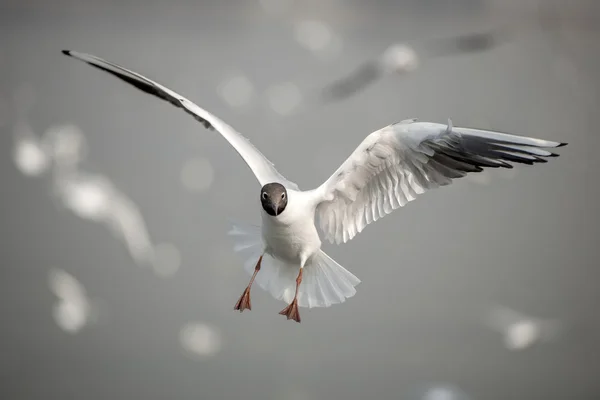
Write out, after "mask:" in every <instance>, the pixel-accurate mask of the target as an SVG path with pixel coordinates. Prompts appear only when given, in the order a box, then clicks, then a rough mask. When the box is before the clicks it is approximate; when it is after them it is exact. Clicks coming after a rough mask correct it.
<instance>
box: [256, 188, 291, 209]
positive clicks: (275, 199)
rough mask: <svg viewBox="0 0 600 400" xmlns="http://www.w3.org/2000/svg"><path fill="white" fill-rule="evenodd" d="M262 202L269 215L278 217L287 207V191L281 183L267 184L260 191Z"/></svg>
mask: <svg viewBox="0 0 600 400" xmlns="http://www.w3.org/2000/svg"><path fill="white" fill-rule="evenodd" d="M260 202H261V204H262V208H263V210H265V212H266V213H267V214H269V215H271V216H274V217H276V216H278V215H279V214H281V213H282V212H283V210H285V207H286V206H287V202H288V196H287V190H285V187H284V186H283V185H282V184H281V183H277V182H273V183H267V184H266V185H264V186H263V187H262V188H261V189H260Z"/></svg>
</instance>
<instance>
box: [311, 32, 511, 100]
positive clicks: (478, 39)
mask: <svg viewBox="0 0 600 400" xmlns="http://www.w3.org/2000/svg"><path fill="white" fill-rule="evenodd" d="M510 39H511V35H510V34H509V31H508V30H504V29H494V30H489V31H485V32H476V33H470V34H465V35H460V36H454V37H445V38H436V39H431V40H428V41H422V42H421V43H418V42H417V43H414V44H412V45H411V44H393V45H391V46H389V47H388V48H387V49H386V50H385V51H384V52H383V54H381V55H380V56H379V57H377V58H376V59H374V60H369V61H367V62H365V63H364V64H362V65H361V66H359V67H358V68H357V69H356V70H355V71H354V72H352V73H351V74H350V75H348V76H346V77H344V78H342V79H340V80H337V81H335V82H333V83H332V84H330V85H327V86H326V87H325V88H324V90H323V91H322V93H321V97H322V100H323V101H324V102H326V103H328V102H336V101H340V100H344V99H347V98H349V97H351V96H353V95H355V94H357V93H358V92H360V91H362V90H364V89H366V88H367V87H368V86H369V85H371V84H373V83H374V82H375V81H377V80H378V79H382V78H383V77H385V76H388V75H404V74H408V73H411V72H413V71H415V70H416V69H417V68H419V67H420V65H421V64H424V63H426V62H431V61H432V60H433V59H435V58H438V57H448V56H457V55H462V54H474V53H481V52H485V51H490V50H492V49H495V48H497V47H499V46H500V45H502V44H504V43H506V42H508V41H509V40H510ZM416 49H419V50H418V51H417V50H416Z"/></svg>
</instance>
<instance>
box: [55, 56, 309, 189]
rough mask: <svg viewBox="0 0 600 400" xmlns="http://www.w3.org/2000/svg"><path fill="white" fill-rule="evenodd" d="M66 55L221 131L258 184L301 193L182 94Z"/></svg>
mask: <svg viewBox="0 0 600 400" xmlns="http://www.w3.org/2000/svg"><path fill="white" fill-rule="evenodd" d="M63 54H66V55H68V56H71V57H74V58H76V59H78V60H81V61H83V62H86V63H88V64H90V65H91V66H93V67H96V68H99V69H101V70H103V71H106V72H108V73H109V74H112V75H114V76H116V77H117V78H119V79H122V80H124V81H125V82H127V83H129V84H131V85H133V86H135V87H136V88H138V89H140V90H142V91H144V92H146V93H148V94H151V95H153V96H156V97H159V98H161V99H163V100H166V101H168V102H169V103H171V104H173V105H174V106H175V107H179V108H182V109H183V110H184V111H186V112H187V113H188V114H191V115H192V116H193V117H194V118H195V119H196V120H198V121H200V122H201V123H202V124H203V125H204V126H205V127H206V128H208V129H214V130H216V131H217V132H219V133H220V134H221V135H222V136H223V137H224V138H225V139H227V141H228V142H229V144H231V145H232V146H233V148H234V149H235V150H236V151H237V152H238V154H239V155H240V156H241V157H242V158H243V159H244V161H245V162H246V164H248V166H249V167H250V169H251V170H252V172H253V173H254V175H255V176H256V179H258V182H260V184H261V185H265V184H267V183H270V182H279V183H281V184H282V185H284V186H285V187H287V188H289V189H294V190H298V185H296V184H295V183H294V182H291V181H289V180H287V179H286V178H285V177H283V175H281V174H280V173H279V172H278V171H277V170H276V169H275V166H274V165H273V163H271V162H270V161H269V160H268V159H267V158H266V157H265V156H264V155H262V153H261V152H260V151H258V149H257V148H256V147H254V146H253V145H252V143H250V141H249V140H248V139H246V138H245V137H244V136H242V135H241V134H240V133H239V132H237V131H236V130H235V129H233V128H232V127H231V126H229V125H227V124H226V123H225V122H223V121H222V120H220V119H219V118H217V117H215V116H214V115H212V114H211V113H209V112H208V111H206V110H204V109H203V108H201V107H199V106H198V105H196V104H194V103H193V102H191V101H189V100H188V99H186V98H185V97H183V96H181V95H180V94H178V93H175V92H174V91H172V90H170V89H168V88H166V87H164V86H162V85H160V84H158V83H156V82H154V81H152V80H150V79H148V78H146V77H145V76H142V75H140V74H138V73H136V72H133V71H131V70H128V69H126V68H123V67H121V66H119V65H117V64H114V63H111V62H109V61H106V60H103V59H101V58H99V57H96V56H93V55H91V54H84V53H78V52H75V51H69V50H63Z"/></svg>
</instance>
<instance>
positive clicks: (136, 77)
mask: <svg viewBox="0 0 600 400" xmlns="http://www.w3.org/2000/svg"><path fill="white" fill-rule="evenodd" d="M63 53H64V54H67V55H69V56H72V57H75V58H77V59H80V60H82V61H84V62H87V63H88V64H90V65H92V66H94V67H97V68H99V69H102V70H104V71H106V72H108V73H110V74H112V75H114V76H116V77H118V78H120V79H122V80H124V81H126V82H128V83H130V84H132V85H133V86H135V87H137V88H138V89H140V90H142V91H144V92H146V93H149V94H152V95H154V96H157V97H159V98H162V99H163V100H166V101H168V102H170V103H171V104H173V105H175V106H177V107H179V108H182V109H184V110H185V111H186V112H188V113H189V114H191V115H192V116H193V117H194V118H195V119H197V120H198V121H200V122H202V123H203V124H204V126H205V127H207V128H210V129H214V130H216V131H217V132H219V133H220V134H221V135H222V136H223V137H224V138H225V139H226V140H227V141H228V142H229V143H230V144H231V145H232V146H233V147H234V148H235V150H236V151H237V152H238V153H239V155H240V156H241V157H242V158H243V159H244V161H245V162H246V164H248V166H249V167H250V169H251V170H252V172H253V173H254V175H255V176H256V178H257V180H258V182H259V183H260V184H261V186H262V189H261V196H262V197H261V201H263V209H262V210H261V221H262V224H261V225H260V226H255V225H248V224H235V225H234V229H233V230H232V231H231V232H230V234H231V235H232V236H233V237H234V239H235V241H236V244H235V251H237V252H240V253H242V254H244V255H245V256H246V257H247V258H246V260H247V261H246V263H245V265H244V267H245V269H246V271H247V272H248V273H249V274H250V275H252V276H253V278H252V280H251V282H250V284H249V285H248V287H247V289H246V290H245V291H244V294H243V295H242V297H241V298H240V300H239V301H238V304H236V307H235V308H236V309H238V310H240V311H243V310H244V309H250V308H251V306H250V287H251V285H252V282H253V281H256V283H257V284H258V285H259V286H260V287H261V288H262V289H264V290H266V291H268V292H269V293H270V294H271V295H272V296H273V297H275V298H276V299H278V300H284V301H285V302H287V303H290V305H289V306H288V307H286V309H284V310H283V311H282V312H281V314H284V315H286V316H287V317H288V319H294V320H296V321H297V322H300V317H299V313H298V311H297V307H298V306H300V307H309V308H310V307H328V306H330V305H332V304H337V303H341V302H344V301H345V300H346V299H347V298H349V297H352V296H353V295H354V294H355V293H356V289H355V286H356V285H358V283H360V280H359V279H358V278H357V277H356V276H354V275H353V274H352V273H350V272H349V271H347V270H346V269H345V268H343V267H342V266H340V265H339V264H338V263H336V262H335V261H334V260H333V259H331V258H330V257H329V256H328V255H327V254H325V253H324V252H323V251H322V250H321V239H320V236H319V232H318V231H317V227H316V224H315V220H316V219H318V220H319V226H320V228H321V230H322V232H323V234H324V235H325V238H326V239H327V240H329V241H331V242H335V243H342V242H344V243H345V242H347V241H348V240H350V239H352V238H353V237H354V236H356V235H357V234H358V233H359V232H361V231H362V230H363V229H364V228H365V227H366V226H367V225H368V224H370V223H372V222H373V221H377V220H378V219H379V218H381V217H383V216H385V215H387V214H389V213H390V212H392V211H393V210H395V209H397V208H399V207H402V206H404V205H406V204H407V203H408V202H410V201H412V200H414V199H415V198H416V197H417V195H419V194H421V193H424V192H425V191H427V190H429V189H432V188H435V187H439V186H444V185H448V184H450V183H451V182H452V181H453V179H456V178H460V177H463V176H465V175H466V174H468V173H471V172H480V171H482V170H483V168H485V167H491V168H498V167H503V168H512V166H511V164H509V162H516V163H524V164H533V163H538V162H545V161H546V160H545V158H546V157H552V156H556V154H554V153H551V152H549V151H547V150H544V149H543V148H553V147H559V146H562V145H564V144H565V143H560V142H553V141H547V140H540V139H534V138H528V137H521V136H515V135H509V134H505V133H500V132H493V131H488V130H479V129H471V128H459V127H453V126H452V123H451V121H450V120H448V123H447V124H437V123H429V122H418V121H417V120H416V119H410V120H404V121H401V122H399V123H396V124H392V125H389V126H387V127H385V128H383V129H380V130H377V131H375V132H373V133H371V134H370V135H369V136H367V137H366V138H365V139H364V140H363V142H362V143H361V144H360V145H359V146H358V147H357V148H356V150H355V151H354V152H353V153H352V154H351V155H350V157H348V159H346V161H345V162H344V163H343V164H342V165H341V166H340V167H339V168H338V169H337V171H335V172H334V173H333V175H331V177H330V178H329V179H327V181H325V182H324V183H323V184H322V185H320V186H319V187H317V188H315V189H313V190H306V191H302V190H300V188H299V187H298V185H296V184H295V183H293V182H291V181H289V180H288V179H286V178H284V177H283V176H282V175H281V174H280V173H279V172H278V171H277V170H276V169H275V167H274V166H273V164H272V163H271V162H270V161H269V160H268V159H267V158H266V157H265V156H263V155H262V154H261V153H260V152H259V151H258V150H257V149H256V148H255V147H254V146H253V145H252V144H251V143H250V142H249V141H248V139H246V138H245V137H244V136H242V135H241V134H240V133H238V132H237V131H235V130H234V129H233V128H232V127H230V126H229V125H227V124H226V123H224V122H223V121H221V120H220V119H218V118H217V117H215V116H214V115H212V114H211V113H209V112H207V111H206V110H204V109H202V108H200V107H199V106H197V105H196V104H194V103H192V102H191V101H189V100H188V99H186V98H184V97H183V96H181V95H179V94H177V93H175V92H174V91H172V90H170V89H168V88H166V87H164V86H162V85H160V84H158V83H156V82H154V81H152V80H150V79H148V78H146V77H144V76H142V75H140V74H138V73H135V72H133V71H130V70H128V69H125V68H123V67H120V66H118V65H116V64H113V63H110V62H108V61H105V60H102V59H100V58H98V57H95V56H92V55H89V54H82V53H76V52H71V51H67V50H65V51H63ZM275 197H277V198H275Z"/></svg>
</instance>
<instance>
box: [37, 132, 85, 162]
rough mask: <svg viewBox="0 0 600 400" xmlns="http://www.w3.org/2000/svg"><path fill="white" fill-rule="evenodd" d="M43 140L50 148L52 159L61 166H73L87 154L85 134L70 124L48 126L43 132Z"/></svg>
mask: <svg viewBox="0 0 600 400" xmlns="http://www.w3.org/2000/svg"><path fill="white" fill-rule="evenodd" d="M44 141H45V143H46V144H47V146H48V147H49V148H50V149H51V150H50V151H51V154H52V157H53V158H54V161H55V162H56V164H57V165H58V166H61V167H65V166H68V167H73V166H75V165H77V164H79V163H80V162H81V161H83V159H84V158H85V156H86V155H87V143H86V140H85V136H84V135H83V132H82V131H81V130H80V129H79V128H78V127H77V126H75V125H72V124H65V125H58V126H53V127H50V128H49V129H48V130H47V131H46V132H45V133H44Z"/></svg>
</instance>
